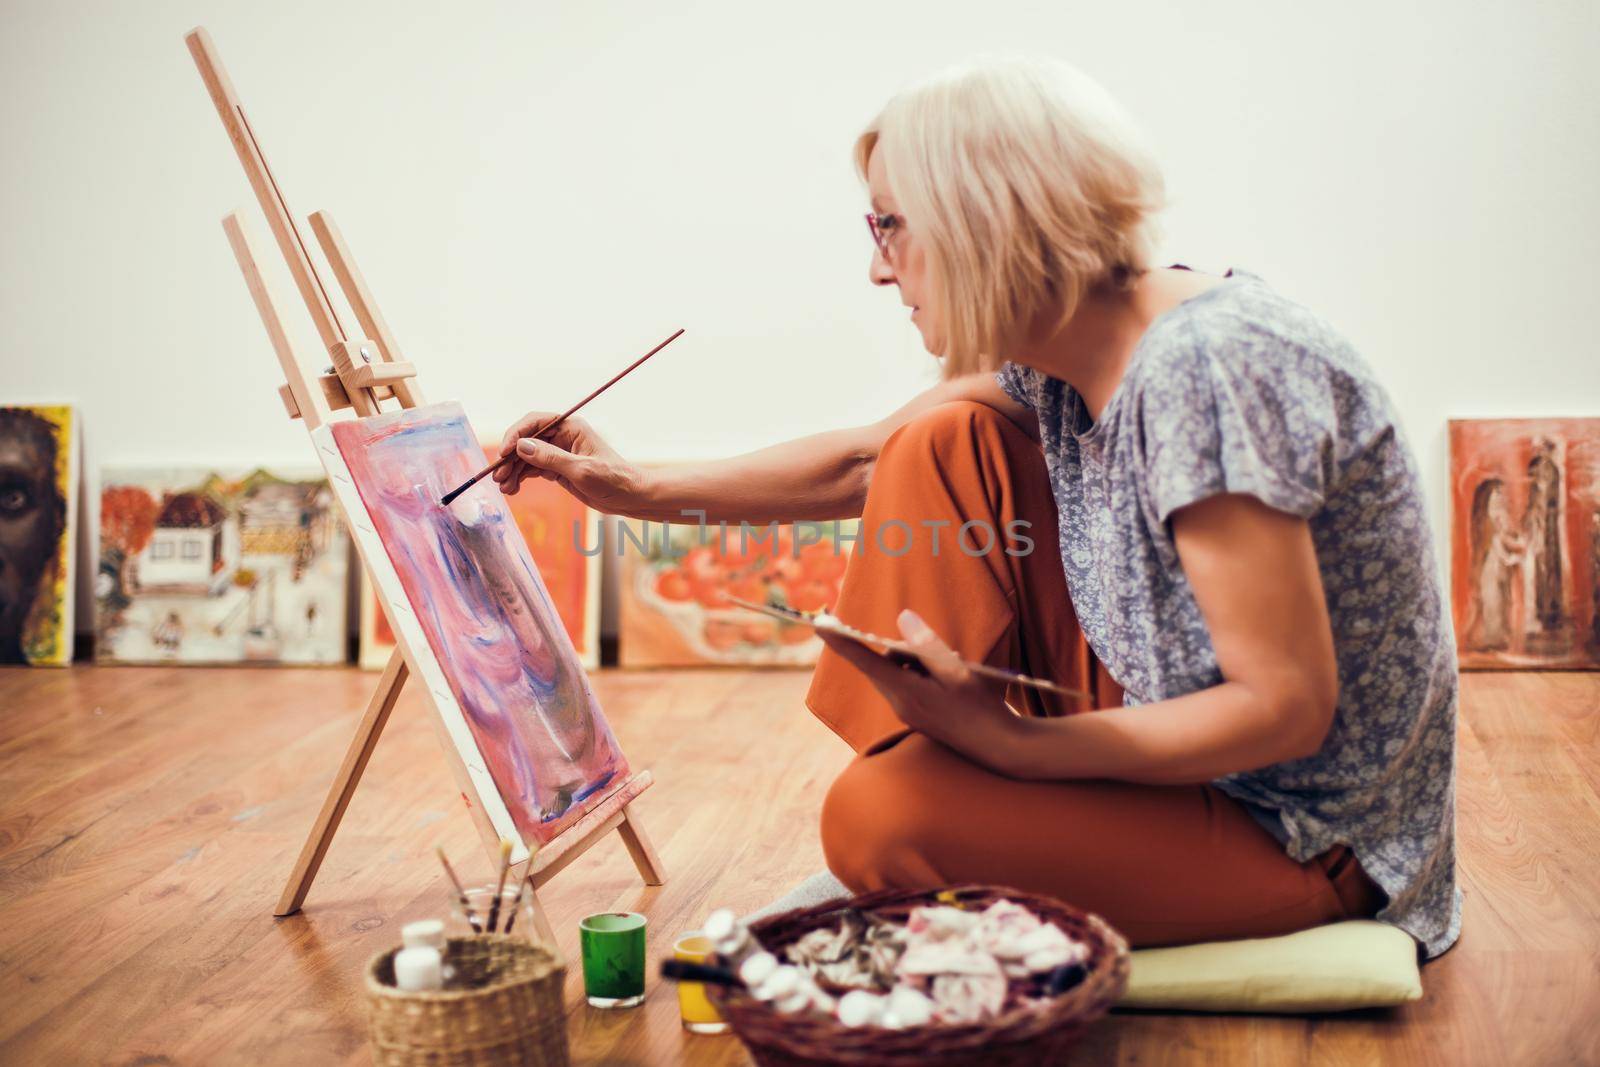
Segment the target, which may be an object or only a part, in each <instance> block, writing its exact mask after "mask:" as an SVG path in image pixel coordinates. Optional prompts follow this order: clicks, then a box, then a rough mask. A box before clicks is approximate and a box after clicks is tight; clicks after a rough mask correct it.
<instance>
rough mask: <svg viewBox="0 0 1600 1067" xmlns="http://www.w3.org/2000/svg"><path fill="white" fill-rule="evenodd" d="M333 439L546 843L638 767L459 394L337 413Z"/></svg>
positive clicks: (519, 801) (524, 812) (428, 631)
mask: <svg viewBox="0 0 1600 1067" xmlns="http://www.w3.org/2000/svg"><path fill="white" fill-rule="evenodd" d="M331 429H332V431H333V439H334V442H335V443H336V444H337V446H338V449H339V454H340V456H341V457H342V458H343V460H344V462H345V465H346V466H347V467H348V468H349V471H350V476H351V479H352V480H353V481H354V483H355V486H356V488H357V490H358V491H359V493H360V496H361V501H362V503H363V504H364V505H365V506H366V510H367V513H368V515H370V516H371V519H372V523H373V526H374V527H375V528H376V531H377V534H378V537H379V539H380V540H381V541H382V544H383V548H384V550H385V551H386V553H387V555H388V557H389V560H390V562H392V563H393V564H394V569H395V572H396V574H397V576H398V577H399V580H400V585H401V587H402V588H403V589H404V590H405V594H406V598H407V600H408V601H409V605H410V608H411V611H412V612H413V613H414V615H415V616H416V619H417V621H418V623H419V624H420V626H421V629H422V631H423V633H424V635H425V636H426V637H427V641H428V646H429V648H430V649H431V650H432V651H433V654H434V656H435V657H436V658H437V660H438V663H439V666H440V668H441V669H442V672H443V674H444V677H445V679H446V680H447V682H448V684H449V686H450V689H451V692H452V694H453V695H454V697H455V699H456V702H457V703H458V704H459V705H460V706H461V709H462V712H463V714H464V716H465V718H466V720H467V725H468V727H469V729H470V730H471V732H472V736H473V738H474V739H475V740H476V742H477V747H478V750H479V752H480V753H481V754H482V756H483V759H484V761H485V762H486V763H487V765H488V770H489V773H490V775H491V777H492V778H493V779H494V782H495V784H496V786H497V787H498V791H499V793H500V795H501V798H502V799H503V800H504V801H505V803H506V807H507V809H508V810H509V812H510V814H511V818H512V820H513V822H514V823H515V825H516V827H517V829H518V830H519V831H520V832H521V833H522V834H523V836H524V839H525V840H529V841H537V842H540V843H543V842H545V841H548V840H549V839H550V838H552V837H554V836H555V835H556V834H557V833H559V832H560V831H561V830H562V829H564V828H565V827H566V825H567V824H569V823H570V822H571V821H572V820H573V819H575V818H577V816H578V815H579V814H580V813H581V812H582V811H583V810H584V808H585V807H586V806H587V805H586V804H585V801H586V800H589V799H593V798H597V797H599V796H600V795H602V794H604V793H605V792H606V791H607V787H608V786H610V785H613V784H621V782H622V781H623V780H624V779H625V778H626V777H627V774H628V764H627V760H626V759H625V758H624V756H623V754H622V749H621V748H620V746H618V744H617V741H616V738H615V737H614V736H613V735H612V733H611V729H610V727H609V726H608V725H607V724H606V720H605V717H604V715H603V714H602V713H601V711H600V705H599V703H598V702H597V701H596V699H595V696H594V692H593V690H592V689H591V688H590V685H589V679H588V676H587V675H586V674H585V673H584V670H583V666H582V664H581V663H580V661H579V658H578V654H577V652H576V651H575V650H574V648H573V645H572V640H571V638H570V637H568V636H567V631H566V628H565V627H564V626H563V624H562V622H561V617H560V615H559V614H558V613H557V612H556V609H555V606H554V604H553V603H552V602H551V599H550V596H549V594H548V592H547V591H546V590H545V586H544V582H543V581H542V580H541V579H540V577H539V571H538V569H537V568H536V567H535V566H534V563H533V558H532V557H531V555H530V554H529V552H528V547H527V543H526V542H525V541H524V539H523V536H522V534H521V532H520V531H519V529H518V527H517V524H516V521H515V520H514V518H513V517H512V515H511V512H510V510H509V509H508V508H507V506H506V504H505V499H504V498H503V497H502V496H501V495H500V492H499V490H498V489H497V488H496V487H495V483H494V482H493V481H491V480H489V479H485V480H484V481H481V482H479V483H478V484H477V485H475V486H473V487H472V488H471V489H469V490H468V491H467V492H465V493H463V494H462V495H461V496H460V497H458V498H457V499H455V500H454V501H453V502H452V503H451V504H450V506H449V507H441V506H440V504H439V498H440V497H442V496H443V495H444V494H445V493H446V492H448V491H449V490H451V489H453V488H455V487H456V486H457V485H459V484H461V483H462V482H464V481H466V480H467V478H469V477H470V476H471V475H472V474H474V473H476V471H477V469H478V468H479V467H480V466H481V465H482V463H483V450H482V448H481V447H480V446H479V444H478V439H477V437H476V436H474V434H473V432H472V428H471V427H470V426H469V425H468V424H467V419H466V416H465V414H464V413H463V412H462V411H461V408H460V406H459V405H457V404H434V405H429V406H427V407H421V408H414V409H411V410H409V411H398V412H393V413H390V414H386V415H379V416H375V417H371V418H365V419H356V420H351V421H346V422H338V423H334V424H333V425H332V427H331Z"/></svg>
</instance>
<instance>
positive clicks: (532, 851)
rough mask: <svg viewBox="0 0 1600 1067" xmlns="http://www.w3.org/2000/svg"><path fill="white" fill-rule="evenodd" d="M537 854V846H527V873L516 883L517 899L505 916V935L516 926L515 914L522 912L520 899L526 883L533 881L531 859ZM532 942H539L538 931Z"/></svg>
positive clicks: (526, 887) (525, 889)
mask: <svg viewBox="0 0 1600 1067" xmlns="http://www.w3.org/2000/svg"><path fill="white" fill-rule="evenodd" d="M538 854H539V846H538V845H530V846H528V866H527V872H528V873H526V874H524V875H523V876H522V881H520V882H518V883H517V899H516V900H513V901H512V902H511V914H510V915H507V916H506V933H508V934H509V933H510V932H511V928H512V927H513V926H515V925H516V922H517V912H519V911H521V910H522V897H523V894H525V893H526V892H527V891H528V883H529V882H531V881H533V858H534V857H535V856H537V855H538ZM533 940H534V941H538V940H539V937H538V931H535V932H534V937H533Z"/></svg>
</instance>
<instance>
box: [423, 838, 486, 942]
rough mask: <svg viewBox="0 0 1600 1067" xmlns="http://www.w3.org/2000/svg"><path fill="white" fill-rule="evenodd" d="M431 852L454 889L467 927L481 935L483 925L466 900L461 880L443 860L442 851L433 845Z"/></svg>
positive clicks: (447, 861) (446, 861) (448, 863)
mask: <svg viewBox="0 0 1600 1067" xmlns="http://www.w3.org/2000/svg"><path fill="white" fill-rule="evenodd" d="M433 850H434V851H435V852H437V853H438V854H439V863H440V864H441V865H442V866H443V867H444V873H445V875H446V876H447V877H448V878H449V879H450V884H451V885H453V886H455V887H456V899H457V900H459V901H460V902H461V911H462V913H463V914H464V915H466V917H467V925H468V926H470V927H472V932H473V933H475V934H481V933H483V923H481V922H479V921H478V913H477V912H475V911H473V910H472V903H471V902H470V901H469V900H467V891H466V890H465V889H463V888H462V887H461V879H459V878H457V877H456V872H455V870H454V869H452V868H451V866H450V861H449V860H447V859H445V858H444V849H443V848H441V847H439V846H438V845H435V846H434V849H433Z"/></svg>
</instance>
